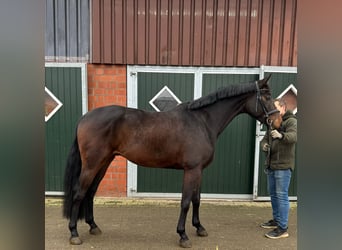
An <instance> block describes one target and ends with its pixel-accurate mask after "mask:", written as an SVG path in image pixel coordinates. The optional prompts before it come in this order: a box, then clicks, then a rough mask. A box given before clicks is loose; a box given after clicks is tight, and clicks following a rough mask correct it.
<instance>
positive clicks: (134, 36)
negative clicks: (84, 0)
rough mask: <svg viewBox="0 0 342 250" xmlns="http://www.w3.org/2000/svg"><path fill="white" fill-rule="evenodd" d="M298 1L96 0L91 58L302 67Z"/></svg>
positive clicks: (114, 61)
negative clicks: (298, 28) (298, 62)
mask: <svg viewBox="0 0 342 250" xmlns="http://www.w3.org/2000/svg"><path fill="white" fill-rule="evenodd" d="M296 15H297V1H296V0H259V1H257V0H93V1H92V62H93V63H108V64H140V65H183V66H188V65H189V66H190V65H191V66H260V65H270V66H297V26H296V23H297V17H296Z"/></svg>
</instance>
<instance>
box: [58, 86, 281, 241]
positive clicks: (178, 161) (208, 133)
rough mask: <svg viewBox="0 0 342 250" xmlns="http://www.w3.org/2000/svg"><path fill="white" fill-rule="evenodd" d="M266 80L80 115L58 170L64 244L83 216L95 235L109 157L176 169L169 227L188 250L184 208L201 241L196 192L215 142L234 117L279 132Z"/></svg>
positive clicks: (75, 237)
mask: <svg viewBox="0 0 342 250" xmlns="http://www.w3.org/2000/svg"><path fill="white" fill-rule="evenodd" d="M267 81H268V79H263V80H259V81H255V82H250V83H244V84H236V85H231V86H228V87H226V88H222V89H220V90H218V91H216V92H214V93H212V94H209V95H207V96H204V97H202V98H199V99H197V100H194V101H191V102H187V103H182V104H180V105H178V106H177V107H175V108H174V109H172V110H170V111H165V112H146V111H143V110H139V109H132V108H127V107H121V106H107V107H102V108H97V109H94V110H92V111H90V112H88V113H87V114H85V115H84V116H83V117H82V118H81V119H80V121H79V123H78V126H77V135H76V138H75V140H74V143H73V145H72V148H71V150H70V153H69V156H68V160H67V166H66V170H65V182H64V186H65V190H64V191H65V196H64V208H63V213H64V216H65V217H66V218H69V219H70V222H69V230H70V232H71V238H70V243H71V244H81V243H82V241H81V239H80V238H79V235H78V232H77V221H78V220H79V219H83V218H85V221H86V223H87V224H89V226H90V233H91V234H99V233H101V230H100V229H99V228H98V226H97V225H96V224H95V221H94V216H93V199H94V195H95V193H96V190H97V188H98V186H99V183H100V182H101V180H102V178H103V176H104V175H105V173H106V170H107V168H108V166H109V164H110V163H111V161H112V160H113V159H114V157H115V156H117V155H121V156H123V157H125V158H126V159H128V160H130V161H132V162H134V163H136V164H137V165H141V166H146V167H155V168H173V169H182V170H183V171H184V179H183V190H182V200H181V209H180V216H179V221H178V225H177V233H178V234H179V236H180V241H179V243H180V246H182V247H191V241H190V240H189V238H188V236H187V234H186V232H185V222H186V216H187V213H188V210H189V207H190V203H191V202H192V205H193V215H192V225H193V226H194V227H195V228H196V229H197V234H198V235H199V236H207V235H208V234H207V232H206V230H205V228H204V227H203V226H202V225H201V223H200V219H199V206H200V186H201V178H202V171H203V169H204V168H205V167H206V166H207V165H208V164H209V163H210V162H211V161H212V159H213V155H214V150H215V143H216V141H217V138H218V136H219V135H220V134H221V132H222V131H223V130H224V128H225V127H226V126H227V125H228V124H229V123H230V122H231V121H232V119H233V118H234V117H235V116H237V115H238V114H240V113H248V114H249V115H250V116H252V117H254V118H255V119H257V120H259V121H260V122H262V123H267V124H268V125H272V126H273V127H275V128H278V127H279V126H280V123H281V117H280V115H279V111H278V110H277V109H276V107H275V106H274V104H273V99H272V98H271V92H270V89H269V86H268V84H267Z"/></svg>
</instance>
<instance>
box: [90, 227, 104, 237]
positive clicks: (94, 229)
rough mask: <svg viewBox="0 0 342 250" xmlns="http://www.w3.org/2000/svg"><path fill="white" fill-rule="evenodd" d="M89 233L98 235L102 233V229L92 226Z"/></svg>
mask: <svg viewBox="0 0 342 250" xmlns="http://www.w3.org/2000/svg"><path fill="white" fill-rule="evenodd" d="M89 233H90V234H92V235H99V234H102V231H101V230H100V228H98V227H94V228H91V229H90V230H89Z"/></svg>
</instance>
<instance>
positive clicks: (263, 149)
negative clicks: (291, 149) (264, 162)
mask: <svg viewBox="0 0 342 250" xmlns="http://www.w3.org/2000/svg"><path fill="white" fill-rule="evenodd" d="M269 148H270V144H268V143H265V144H264V145H263V146H262V151H265V152H267V151H268V149H269Z"/></svg>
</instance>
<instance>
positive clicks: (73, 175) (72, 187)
mask: <svg viewBox="0 0 342 250" xmlns="http://www.w3.org/2000/svg"><path fill="white" fill-rule="evenodd" d="M81 167H82V161H81V154H80V150H79V147H78V140H77V136H76V137H75V139H74V142H73V145H72V147H71V149H70V152H69V155H68V159H67V164H66V168H65V175H64V201H63V216H64V217H66V218H68V219H69V218H70V217H71V212H72V205H73V199H74V194H75V191H76V190H77V188H78V185H79V180H78V179H79V176H80V173H81ZM83 217H84V202H81V205H80V209H79V214H78V219H82V218H83Z"/></svg>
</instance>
